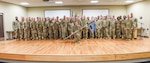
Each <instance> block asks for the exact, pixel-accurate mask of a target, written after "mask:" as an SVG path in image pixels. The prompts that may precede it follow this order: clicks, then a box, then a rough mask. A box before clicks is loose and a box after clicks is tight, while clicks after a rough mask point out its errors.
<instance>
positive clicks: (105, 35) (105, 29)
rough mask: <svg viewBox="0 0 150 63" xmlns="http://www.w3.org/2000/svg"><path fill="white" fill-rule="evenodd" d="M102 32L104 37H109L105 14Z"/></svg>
mask: <svg viewBox="0 0 150 63" xmlns="http://www.w3.org/2000/svg"><path fill="white" fill-rule="evenodd" d="M103 30H104V31H103V33H104V38H106V39H109V38H110V37H109V31H108V30H109V21H108V20H107V16H105V18H104V20H103Z"/></svg>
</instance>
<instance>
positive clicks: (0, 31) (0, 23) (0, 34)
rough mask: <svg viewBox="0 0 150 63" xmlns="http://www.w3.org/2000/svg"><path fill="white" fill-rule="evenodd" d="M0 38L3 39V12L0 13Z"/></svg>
mask: <svg viewBox="0 0 150 63" xmlns="http://www.w3.org/2000/svg"><path fill="white" fill-rule="evenodd" d="M0 40H4V26H3V13H0Z"/></svg>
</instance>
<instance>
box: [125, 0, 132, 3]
mask: <svg viewBox="0 0 150 63" xmlns="http://www.w3.org/2000/svg"><path fill="white" fill-rule="evenodd" d="M132 2H134V1H133V0H126V3H132Z"/></svg>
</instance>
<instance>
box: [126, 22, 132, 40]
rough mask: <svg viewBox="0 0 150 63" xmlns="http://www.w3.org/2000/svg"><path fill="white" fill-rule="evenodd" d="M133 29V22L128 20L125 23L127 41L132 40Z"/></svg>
mask: <svg viewBox="0 0 150 63" xmlns="http://www.w3.org/2000/svg"><path fill="white" fill-rule="evenodd" d="M131 27H132V22H131V20H127V21H126V22H125V34H126V39H127V40H130V39H131V34H132V30H131Z"/></svg>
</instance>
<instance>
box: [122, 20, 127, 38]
mask: <svg viewBox="0 0 150 63" xmlns="http://www.w3.org/2000/svg"><path fill="white" fill-rule="evenodd" d="M126 21H127V20H126V19H125V20H123V21H121V33H122V39H125V38H126V37H125V35H126V34H125V22H126Z"/></svg>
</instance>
